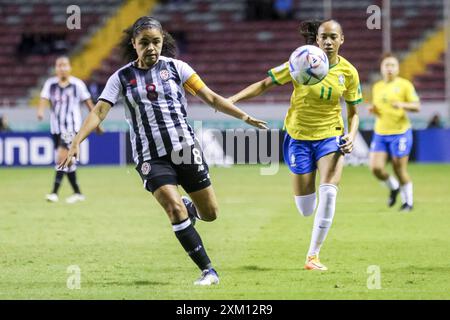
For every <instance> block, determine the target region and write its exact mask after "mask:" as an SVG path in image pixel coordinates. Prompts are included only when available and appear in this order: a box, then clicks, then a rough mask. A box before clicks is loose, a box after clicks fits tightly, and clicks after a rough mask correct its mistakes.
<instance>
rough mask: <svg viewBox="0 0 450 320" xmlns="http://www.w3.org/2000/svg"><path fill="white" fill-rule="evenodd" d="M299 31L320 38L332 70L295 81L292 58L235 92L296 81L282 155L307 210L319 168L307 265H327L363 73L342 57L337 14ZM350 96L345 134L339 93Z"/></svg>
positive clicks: (243, 95) (240, 96) (246, 94)
mask: <svg viewBox="0 0 450 320" xmlns="http://www.w3.org/2000/svg"><path fill="white" fill-rule="evenodd" d="M300 32H301V34H302V35H303V36H304V37H305V40H306V43H307V44H313V43H314V42H317V44H318V45H319V47H320V48H321V49H323V50H324V51H325V53H326V54H327V56H328V59H329V62H330V71H329V73H328V75H327V76H326V77H325V79H323V80H322V81H321V82H319V83H318V84H315V85H312V86H306V85H301V84H297V83H295V82H294V81H292V78H291V76H290V74H289V68H288V62H286V63H284V64H282V65H280V66H278V67H276V68H273V69H271V70H270V71H269V76H268V77H267V78H265V79H264V80H262V81H259V82H256V83H254V84H252V85H250V86H248V87H247V88H245V89H244V90H242V91H241V92H239V93H237V94H236V95H234V96H232V97H230V98H229V99H230V100H231V102H233V103H234V102H238V101H241V100H245V99H249V98H252V97H255V96H257V95H260V94H262V93H263V92H264V91H266V90H267V89H269V88H272V87H274V86H275V85H284V84H286V83H289V82H292V84H293V86H294V91H293V93H292V97H291V103H290V108H289V110H288V112H287V115H286V118H285V121H284V125H285V128H286V131H287V132H286V136H285V139H284V145H283V149H284V150H283V152H284V161H285V162H286V164H287V165H288V166H289V169H290V170H291V172H292V173H293V174H292V177H293V187H294V194H295V203H296V205H297V208H298V210H299V212H300V214H302V215H303V216H305V217H306V216H310V215H312V214H313V213H314V210H315V208H316V202H317V201H316V185H315V178H316V170H317V169H318V170H319V173H320V186H319V204H318V206H317V214H316V217H315V220H314V226H313V231H312V238H311V244H310V248H309V252H308V254H307V258H306V263H305V269H308V270H321V271H325V270H327V267H326V266H324V265H323V264H322V263H320V260H319V251H320V248H321V245H322V243H323V242H324V240H325V238H326V235H327V233H328V230H329V229H330V226H331V223H332V221H333V216H334V211H335V204H336V196H337V192H338V184H339V181H340V179H341V174H342V169H343V166H344V156H343V155H344V153H350V152H351V151H352V149H353V140H354V138H355V135H356V133H357V130H358V124H359V118H358V115H357V113H356V108H355V105H356V104H357V103H359V102H360V101H361V99H362V96H361V88H360V84H359V76H358V72H357V71H356V69H355V67H353V65H352V64H350V62H348V61H347V60H346V59H344V58H343V57H341V56H340V55H339V54H338V53H339V48H340V46H341V45H342V44H343V43H344V34H343V32H342V28H341V26H340V24H339V23H338V22H336V21H334V20H328V21H324V22H320V21H307V22H304V23H302V25H301V28H300ZM341 97H343V98H344V99H345V100H346V102H347V114H348V123H349V130H348V134H345V135H344V122H343V119H342V116H341V105H340V103H339V99H340V98H341Z"/></svg>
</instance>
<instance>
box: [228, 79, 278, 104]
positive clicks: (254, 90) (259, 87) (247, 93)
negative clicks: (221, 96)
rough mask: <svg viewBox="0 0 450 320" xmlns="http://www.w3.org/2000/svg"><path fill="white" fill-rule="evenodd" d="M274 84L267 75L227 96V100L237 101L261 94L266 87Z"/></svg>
mask: <svg viewBox="0 0 450 320" xmlns="http://www.w3.org/2000/svg"><path fill="white" fill-rule="evenodd" d="M274 85H275V83H274V82H273V81H272V78H270V77H267V78H265V79H264V80H261V81H258V82H255V83H253V84H251V85H249V86H248V87H247V88H245V89H243V90H241V91H239V92H238V93H236V94H235V95H233V96H231V97H229V98H228V100H230V101H231V102H232V103H237V102H239V101H242V100H247V99H251V98H253V97H256V96H259V95H261V94H263V93H264V92H265V91H266V90H267V89H270V88H272V87H273V86H274Z"/></svg>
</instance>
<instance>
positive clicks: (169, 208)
mask: <svg viewBox="0 0 450 320" xmlns="http://www.w3.org/2000/svg"><path fill="white" fill-rule="evenodd" d="M164 209H165V211H166V213H167V215H168V216H169V218H170V220H171V221H181V220H182V219H183V217H184V215H186V213H185V210H186V209H185V207H184V204H183V203H182V202H178V201H173V202H171V203H168V204H167V205H166V206H164Z"/></svg>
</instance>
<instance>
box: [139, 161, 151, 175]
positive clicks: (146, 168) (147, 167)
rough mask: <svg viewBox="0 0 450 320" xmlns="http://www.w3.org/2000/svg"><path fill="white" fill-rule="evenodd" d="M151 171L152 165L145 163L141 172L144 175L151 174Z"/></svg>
mask: <svg viewBox="0 0 450 320" xmlns="http://www.w3.org/2000/svg"><path fill="white" fill-rule="evenodd" d="M151 169H152V167H151V166H150V163H148V162H144V163H143V164H142V166H141V172H142V174H143V175H147V174H149V173H150V170H151Z"/></svg>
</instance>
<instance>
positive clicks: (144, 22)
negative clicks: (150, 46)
mask: <svg viewBox="0 0 450 320" xmlns="http://www.w3.org/2000/svg"><path fill="white" fill-rule="evenodd" d="M146 28H150V29H151V28H155V29H158V30H160V31H161V33H162V35H163V39H164V40H163V46H162V50H161V55H162V56H165V57H169V58H175V57H176V55H177V52H178V49H177V45H176V42H175V39H174V38H173V37H172V36H171V35H170V34H169V33H168V32H167V31H165V30H163V28H162V26H161V23H159V21H158V20H156V19H154V18H152V17H149V16H143V17H140V18H139V19H137V20H136V21H135V22H134V24H133V25H132V26H131V27H129V28H127V29H125V30H124V31H123V32H124V35H123V37H122V40H121V42H120V45H119V47H120V49H121V51H122V57H123V59H124V60H125V61H127V62H129V61H133V60H136V59H137V57H138V56H137V53H136V50H135V49H134V48H133V43H132V42H131V40H132V39H133V38H136V37H137V35H138V34H139V32H141V31H142V30H143V29H146Z"/></svg>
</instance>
